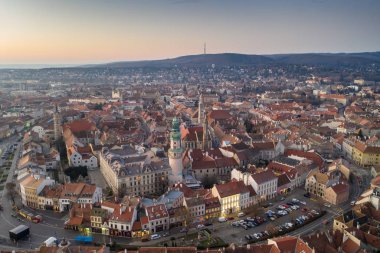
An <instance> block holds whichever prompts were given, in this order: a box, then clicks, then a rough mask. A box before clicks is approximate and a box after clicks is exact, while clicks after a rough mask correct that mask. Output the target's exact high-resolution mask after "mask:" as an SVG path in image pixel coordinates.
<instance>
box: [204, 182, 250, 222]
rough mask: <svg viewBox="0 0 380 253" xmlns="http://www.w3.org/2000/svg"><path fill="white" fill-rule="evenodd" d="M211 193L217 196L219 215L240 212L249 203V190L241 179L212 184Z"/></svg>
mask: <svg viewBox="0 0 380 253" xmlns="http://www.w3.org/2000/svg"><path fill="white" fill-rule="evenodd" d="M211 192H212V195H213V196H215V197H217V198H218V199H219V202H220V206H221V215H224V216H225V215H228V214H232V213H237V212H240V210H242V209H244V208H247V207H248V205H249V203H250V200H249V198H250V190H249V189H248V187H247V186H246V185H245V184H244V182H242V181H230V182H228V183H225V184H219V185H214V187H213V188H212V190H211Z"/></svg>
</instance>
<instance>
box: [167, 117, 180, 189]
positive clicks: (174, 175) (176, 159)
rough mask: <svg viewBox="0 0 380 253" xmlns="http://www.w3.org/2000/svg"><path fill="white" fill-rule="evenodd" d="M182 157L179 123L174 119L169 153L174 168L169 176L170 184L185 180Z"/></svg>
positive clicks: (171, 165) (170, 162)
mask: <svg viewBox="0 0 380 253" xmlns="http://www.w3.org/2000/svg"><path fill="white" fill-rule="evenodd" d="M182 155H183V149H182V145H181V132H180V130H179V121H178V119H177V118H176V117H174V119H173V121H172V129H171V132H170V149H169V151H168V156H169V165H170V167H171V168H172V171H171V175H169V181H170V184H175V183H178V182H182V180H183V163H182Z"/></svg>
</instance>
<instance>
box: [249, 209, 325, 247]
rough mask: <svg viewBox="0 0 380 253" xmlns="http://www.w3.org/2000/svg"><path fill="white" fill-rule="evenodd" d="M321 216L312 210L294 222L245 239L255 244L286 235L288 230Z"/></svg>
mask: <svg viewBox="0 0 380 253" xmlns="http://www.w3.org/2000/svg"><path fill="white" fill-rule="evenodd" d="M318 215H320V213H319V212H318V211H316V210H310V211H308V212H307V213H305V214H303V215H300V216H299V217H297V218H296V219H295V220H294V221H292V222H285V223H284V224H281V225H278V226H276V227H275V228H274V229H273V230H272V231H267V230H265V231H261V232H259V233H254V234H250V235H246V236H245V239H246V240H247V241H249V242H255V241H259V240H264V239H268V238H270V237H273V236H276V234H277V233H278V232H280V233H285V232H287V231H288V230H290V229H292V228H293V227H294V226H297V225H302V224H304V223H305V222H306V221H308V220H310V219H311V218H313V217H315V216H318Z"/></svg>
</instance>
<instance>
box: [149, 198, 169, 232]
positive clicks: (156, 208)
mask: <svg viewBox="0 0 380 253" xmlns="http://www.w3.org/2000/svg"><path fill="white" fill-rule="evenodd" d="M145 214H146V216H147V217H148V228H149V231H150V232H151V233H152V234H153V233H157V232H161V231H165V230H168V229H169V226H170V219H169V213H168V211H167V209H166V206H165V205H164V204H158V205H153V206H148V207H145Z"/></svg>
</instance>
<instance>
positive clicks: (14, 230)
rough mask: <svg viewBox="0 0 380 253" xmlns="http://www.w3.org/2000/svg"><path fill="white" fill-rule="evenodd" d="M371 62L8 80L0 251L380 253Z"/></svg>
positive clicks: (177, 66) (103, 68) (375, 88)
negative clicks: (0, 249)
mask: <svg viewBox="0 0 380 253" xmlns="http://www.w3.org/2000/svg"><path fill="white" fill-rule="evenodd" d="M363 54H364V55H365V56H363ZM363 54H358V55H353V56H350V57H349V59H347V57H346V56H344V58H340V57H342V56H340V55H333V56H331V58H329V59H327V60H326V58H324V57H323V56H321V55H320V57H322V58H323V63H322V62H321V59H317V58H318V57H317V58H313V60H310V61H309V60H307V61H309V62H307V63H306V62H305V61H306V60H305V59H308V57H310V56H309V55H305V56H303V58H302V59H300V58H297V59H298V61H299V62H294V61H297V59H296V58H294V59H292V60H289V58H287V60H286V62H285V60H281V61H282V62H280V60H279V59H277V60H276V61H274V62H272V61H270V62H266V61H263V60H262V59H261V60H260V61H257V59H256V58H255V57H254V59H255V60H252V59H253V58H249V59H250V61H249V62H247V58H246V56H244V55H234V54H221V55H207V54H206V55H198V56H185V57H180V58H176V59H174V60H164V61H157V62H154V61H153V62H149V61H148V62H134V63H126V65H125V63H112V64H101V65H91V66H83V67H69V68H63V67H62V68H42V69H0V101H1V103H0V108H1V114H0V140H1V142H0V155H1V160H0V175H1V177H0V178H1V180H0V191H1V192H2V201H1V210H2V212H1V215H0V219H1V222H0V227H1V228H2V229H1V230H0V244H1V248H4V249H7V250H8V251H9V250H17V251H21V250H22V251H23V252H25V251H33V252H41V253H43V252H47V251H49V252H60V251H64V252H72V251H73V250H74V251H78V252H88V253H90V252H94V251H96V252H99V253H101V252H111V251H112V252H122V251H124V252H126V251H127V250H132V251H138V252H170V251H172V252H204V251H207V252H209V251H215V252H316V253H323V252H378V250H379V248H380V230H379V222H380V102H379V101H380V88H379V87H380V60H378V59H377V58H376V57H378V52H375V53H363ZM368 55H370V56H368ZM231 57H232V58H231ZM288 57H290V58H291V57H295V56H294V55H293V56H290V55H289V56H288ZM329 57H330V56H329ZM337 62H338V63H337Z"/></svg>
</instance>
